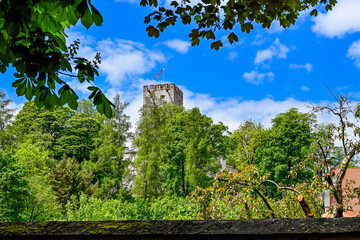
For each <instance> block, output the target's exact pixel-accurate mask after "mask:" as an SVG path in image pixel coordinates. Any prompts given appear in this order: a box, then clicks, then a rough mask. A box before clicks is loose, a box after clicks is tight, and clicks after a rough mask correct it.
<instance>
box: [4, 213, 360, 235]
mask: <svg viewBox="0 0 360 240" xmlns="http://www.w3.org/2000/svg"><path fill="white" fill-rule="evenodd" d="M0 239H9V240H12V239H47V240H70V239H71V240H72V239H74V240H75V239H76V240H85V239H92V240H94V239H99V240H100V239H101V240H115V239H153V240H163V239H174V240H175V239H176V240H180V239H181V240H182V239H194V240H200V239H210V240H212V239H213V240H222V239H223V240H225V239H226V240H232V239H238V240H245V239H246V240H247V239H258V240H265V239H269V240H270V239H271V240H275V239H277V240H282V239H291V240H296V239H302V240H307V239H309V240H310V239H324V240H325V239H330V240H331V239H334V240H335V239H345V240H346V239H352V240H353V239H360V218H341V219H340V218H337V219H325V218H318V219H251V220H237V221H235V220H234V221H215V220H210V221H103V222H39V223H0Z"/></svg>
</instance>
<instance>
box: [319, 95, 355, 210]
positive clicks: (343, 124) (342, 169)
mask: <svg viewBox="0 0 360 240" xmlns="http://www.w3.org/2000/svg"><path fill="white" fill-rule="evenodd" d="M329 91H330V94H331V95H332V96H333V97H334V99H335V103H334V104H332V105H331V106H330V105H320V104H318V105H313V111H314V112H320V113H330V114H332V115H334V116H336V117H337V118H338V122H337V123H336V124H334V125H333V127H334V135H333V136H334V141H335V140H338V141H339V142H340V147H341V148H342V153H341V152H340V154H338V156H341V155H342V157H343V159H342V161H341V164H340V166H339V168H338V169H337V171H336V172H334V175H331V174H330V173H329V172H326V174H325V176H324V177H325V180H326V182H327V183H328V185H329V187H330V190H331V191H332V193H333V195H334V208H333V216H334V217H343V212H344V209H345V208H344V207H345V196H344V195H345V194H344V189H343V179H344V177H345V173H346V170H347V168H348V167H349V166H350V164H351V161H352V160H354V158H355V156H356V155H357V154H358V153H359V149H360V140H359V132H360V128H359V126H358V125H357V122H351V121H350V120H349V117H350V116H355V117H356V118H359V117H360V115H359V112H360V111H359V105H358V106H357V108H356V109H355V106H353V105H352V103H351V101H350V100H349V99H348V97H347V96H343V95H336V94H334V93H332V92H331V90H329ZM354 110H355V111H354ZM349 132H352V133H353V134H351V135H349ZM319 147H320V149H321V151H322V152H324V154H323V155H322V156H321V158H319V159H320V161H321V163H322V164H323V165H324V166H325V168H330V166H329V165H330V164H329V159H328V157H327V154H326V149H331V147H332V146H331V145H325V144H324V145H322V143H320V142H319ZM335 153H336V149H335Z"/></svg>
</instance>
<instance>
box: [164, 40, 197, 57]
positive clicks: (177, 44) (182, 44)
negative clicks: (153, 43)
mask: <svg viewBox="0 0 360 240" xmlns="http://www.w3.org/2000/svg"><path fill="white" fill-rule="evenodd" d="M162 44H163V45H165V46H167V47H169V48H171V49H174V50H175V51H177V52H178V53H181V54H185V53H187V52H188V51H189V48H190V46H191V44H190V42H188V41H184V40H181V39H174V40H168V41H165V42H162Z"/></svg>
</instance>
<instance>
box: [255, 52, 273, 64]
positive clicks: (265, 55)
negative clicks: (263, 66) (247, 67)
mask: <svg viewBox="0 0 360 240" xmlns="http://www.w3.org/2000/svg"><path fill="white" fill-rule="evenodd" d="M273 56H274V53H273V51H271V50H270V49H265V50H258V51H257V52H256V57H255V60H254V63H255V64H259V63H262V62H264V61H266V60H270V59H272V58H273Z"/></svg>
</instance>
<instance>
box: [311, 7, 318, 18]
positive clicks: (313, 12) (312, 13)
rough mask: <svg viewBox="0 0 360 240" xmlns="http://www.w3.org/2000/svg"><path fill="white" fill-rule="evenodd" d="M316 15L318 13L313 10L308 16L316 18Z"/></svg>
mask: <svg viewBox="0 0 360 240" xmlns="http://www.w3.org/2000/svg"><path fill="white" fill-rule="evenodd" d="M317 15H318V12H317V10H316V9H314V10H312V11H311V12H310V16H314V17H316V16H317Z"/></svg>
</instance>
